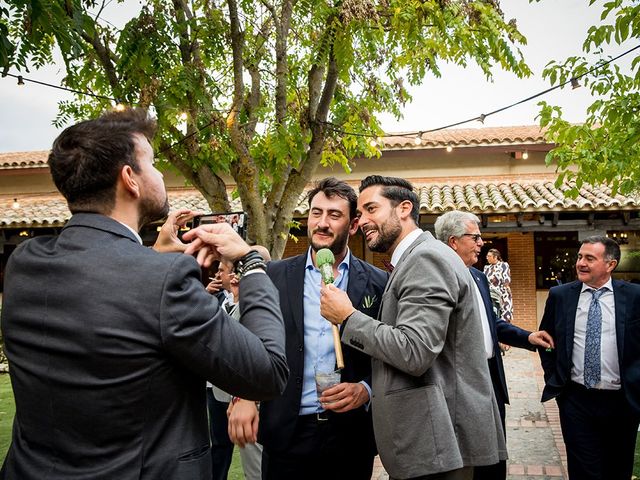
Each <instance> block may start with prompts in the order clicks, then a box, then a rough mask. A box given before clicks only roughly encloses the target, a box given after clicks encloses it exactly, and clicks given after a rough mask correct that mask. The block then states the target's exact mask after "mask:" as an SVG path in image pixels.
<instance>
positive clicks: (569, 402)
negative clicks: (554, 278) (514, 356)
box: [540, 236, 640, 480]
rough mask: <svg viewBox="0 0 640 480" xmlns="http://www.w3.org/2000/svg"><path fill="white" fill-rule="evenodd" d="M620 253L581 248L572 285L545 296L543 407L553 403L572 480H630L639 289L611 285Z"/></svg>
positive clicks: (592, 244) (604, 241)
mask: <svg viewBox="0 0 640 480" xmlns="http://www.w3.org/2000/svg"><path fill="white" fill-rule="evenodd" d="M619 261H620V247H619V246H618V244H617V243H616V242H615V241H614V240H612V239H610V238H607V237H605V236H591V237H587V238H585V239H584V240H582V245H581V247H580V251H579V252H578V260H577V261H576V271H577V274H578V280H577V281H575V282H571V283H566V284H564V285H560V286H557V287H553V288H552V289H551V290H549V298H548V299H547V304H546V305H545V309H544V315H543V317H542V322H541V323H540V328H541V329H545V330H546V331H548V332H549V333H550V334H551V335H553V338H554V339H555V342H556V348H555V349H554V350H552V351H546V350H545V351H542V350H541V351H540V359H541V361H542V368H543V369H544V380H545V387H544V391H543V393H542V401H543V402H546V401H547V400H550V399H552V398H555V399H556V402H557V403H558V410H559V412H560V425H561V427H562V435H563V437H564V442H565V445H566V447H567V463H568V467H569V478H571V479H572V480H628V479H629V478H631V472H632V469H633V457H634V451H635V445H636V436H637V433H638V422H639V421H640V286H638V285H634V284H632V283H628V282H623V281H620V280H613V279H612V278H611V273H612V272H613V270H614V269H615V268H616V266H617V265H618V262H619Z"/></svg>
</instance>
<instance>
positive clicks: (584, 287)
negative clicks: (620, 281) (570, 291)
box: [580, 277, 613, 293]
mask: <svg viewBox="0 0 640 480" xmlns="http://www.w3.org/2000/svg"><path fill="white" fill-rule="evenodd" d="M602 289H605V290H609V291H610V292H613V282H612V279H611V277H609V280H607V283H605V284H604V285H603V286H601V287H600V288H598V289H597V290H602ZM585 290H596V289H595V288H593V287H590V286H589V285H587V284H586V283H583V284H582V290H580V293H583V292H584V291H585Z"/></svg>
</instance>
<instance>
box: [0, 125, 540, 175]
mask: <svg viewBox="0 0 640 480" xmlns="http://www.w3.org/2000/svg"><path fill="white" fill-rule="evenodd" d="M415 137H416V135H415V133H413V134H406V135H405V134H403V133H397V134H390V136H388V137H384V144H385V149H388V150H409V149H410V150H414V149H421V148H443V147H446V146H447V145H451V146H452V147H456V146H457V147H462V146H505V145H532V144H549V142H547V141H546V140H545V138H544V135H543V131H542V130H540V127H538V126H537V125H524V126H519V127H487V128H460V129H449V130H440V131H438V132H432V133H424V134H422V137H421V138H422V143H421V144H420V145H416V144H415ZM48 155H49V152H48V151H47V150H41V151H35V152H8V153H0V169H10V168H35V167H45V166H46V165H47V156H48Z"/></svg>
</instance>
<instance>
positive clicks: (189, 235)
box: [182, 223, 250, 267]
mask: <svg viewBox="0 0 640 480" xmlns="http://www.w3.org/2000/svg"><path fill="white" fill-rule="evenodd" d="M182 238H184V239H185V240H186V241H188V242H191V243H190V244H189V245H187V248H186V249H185V250H184V253H185V254H187V255H194V254H197V255H196V260H197V261H198V263H199V264H200V265H201V266H203V267H209V266H211V264H212V263H213V261H214V260H220V259H221V258H222V257H224V258H225V259H227V260H229V261H231V262H235V261H236V260H238V259H239V258H241V257H243V256H244V255H246V254H247V253H249V250H250V248H249V245H247V242H245V241H244V240H243V239H242V237H241V236H240V235H238V234H237V233H236V232H235V231H234V230H233V228H231V225H229V224H228V223H208V224H206V225H200V226H199V227H198V228H194V229H193V230H189V231H188V232H186V233H185V234H184V235H183V236H182Z"/></svg>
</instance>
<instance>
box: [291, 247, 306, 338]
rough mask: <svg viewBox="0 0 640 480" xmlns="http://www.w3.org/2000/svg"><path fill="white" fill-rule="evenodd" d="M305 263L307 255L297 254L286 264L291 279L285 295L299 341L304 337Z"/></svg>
mask: <svg viewBox="0 0 640 480" xmlns="http://www.w3.org/2000/svg"><path fill="white" fill-rule="evenodd" d="M306 263H307V256H306V255H299V256H298V257H296V258H295V260H293V261H292V262H290V263H289V264H288V265H287V278H289V279H291V280H292V281H288V282H287V286H286V291H287V297H289V308H290V309H291V317H292V318H293V324H294V327H295V330H296V333H297V335H298V340H299V341H300V342H302V341H303V337H304V267H305V265H306Z"/></svg>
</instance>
